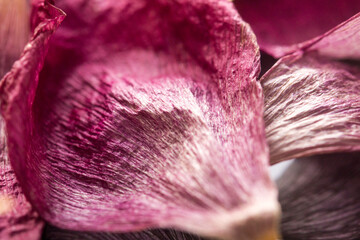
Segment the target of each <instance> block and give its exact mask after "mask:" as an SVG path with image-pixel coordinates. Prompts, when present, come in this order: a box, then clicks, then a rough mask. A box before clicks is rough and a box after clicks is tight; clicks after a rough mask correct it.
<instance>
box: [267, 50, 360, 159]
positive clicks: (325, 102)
mask: <svg viewBox="0 0 360 240" xmlns="http://www.w3.org/2000/svg"><path fill="white" fill-rule="evenodd" d="M262 84H263V88H264V94H265V116H264V118H265V124H266V135H267V139H268V143H269V146H270V159H271V162H272V163H276V162H280V161H282V160H286V159H292V158H297V157H303V156H309V155H314V154H321V153H330V152H342V151H357V150H360V98H359V92H360V67H359V65H358V64H354V65H351V64H347V63H342V62H336V61H332V60H329V59H326V58H323V57H319V56H316V55H314V54H306V55H304V56H301V55H300V56H296V55H295V56H288V57H284V58H282V59H281V60H280V61H279V62H278V63H276V65H275V66H274V67H273V68H272V69H270V70H269V71H268V72H267V73H266V74H265V75H264V76H263V78H262Z"/></svg>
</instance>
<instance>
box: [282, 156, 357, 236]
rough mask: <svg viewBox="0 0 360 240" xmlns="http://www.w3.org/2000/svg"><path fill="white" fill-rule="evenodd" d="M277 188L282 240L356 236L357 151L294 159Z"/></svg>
mask: <svg viewBox="0 0 360 240" xmlns="http://www.w3.org/2000/svg"><path fill="white" fill-rule="evenodd" d="M278 187H279V199H280V203H281V206H282V211H283V216H282V221H281V225H282V227H281V228H282V234H283V238H284V240H303V239H309V240H310V239H311V240H324V239H331V240H343V239H347V240H355V239H360V222H359V219H360V153H347V154H345V153H339V154H332V155H322V156H315V157H309V158H304V159H297V160H296V161H295V162H294V163H293V164H292V165H291V166H290V167H289V169H288V170H287V171H286V172H285V173H284V175H283V176H282V177H281V178H280V179H279V180H278Z"/></svg>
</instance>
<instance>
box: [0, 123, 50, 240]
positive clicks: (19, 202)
mask: <svg viewBox="0 0 360 240" xmlns="http://www.w3.org/2000/svg"><path fill="white" fill-rule="evenodd" d="M42 227H43V222H42V221H41V220H40V218H39V215H38V214H37V213H36V212H35V211H34V210H33V209H32V207H31V205H30V203H29V202H28V201H27V200H26V198H25V196H24V194H23V193H22V190H21V187H20V185H19V183H18V181H17V180H16V177H15V173H14V170H13V169H12V167H11V165H10V162H9V159H8V157H7V144H6V137H5V124H4V121H3V119H2V118H0V239H2V240H24V239H28V240H37V239H40V236H41V230H42Z"/></svg>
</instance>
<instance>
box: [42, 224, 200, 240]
mask: <svg viewBox="0 0 360 240" xmlns="http://www.w3.org/2000/svg"><path fill="white" fill-rule="evenodd" d="M42 239H43V240H206V239H205V238H201V237H198V236H195V235H191V234H189V233H185V232H180V231H176V230H173V229H152V230H145V231H141V232H131V233H110V232H76V231H71V230H64V229H59V228H56V227H53V226H49V225H48V226H46V227H45V230H44V234H43V238H42Z"/></svg>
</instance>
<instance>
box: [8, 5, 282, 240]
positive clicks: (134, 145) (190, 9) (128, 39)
mask: <svg viewBox="0 0 360 240" xmlns="http://www.w3.org/2000/svg"><path fill="white" fill-rule="evenodd" d="M60 3H61V4H63V5H61V7H62V8H64V10H65V11H66V12H67V14H68V17H67V18H66V20H65V21H64V25H62V27H60V29H59V31H58V32H57V33H55V34H54V36H53V38H52V40H51V42H50V48H49V54H48V56H47V58H46V60H45V64H44V69H43V70H42V72H41V74H40V75H39V78H38V75H37V73H38V72H39V69H40V67H41V65H42V60H43V56H44V50H43V49H44V47H43V46H44V45H45V46H46V45H47V39H48V37H49V36H50V34H51V32H52V30H53V29H54V28H55V26H56V25H57V24H58V23H59V21H60V20H61V18H62V16H61V15H60V16H57V17H55V18H51V19H47V20H46V22H45V23H43V24H40V27H38V28H37V31H36V33H35V37H34V39H33V40H32V41H33V43H34V44H32V45H31V46H30V47H29V48H28V49H27V50H26V51H27V52H25V54H24V55H23V58H22V59H21V60H20V63H24V62H29V60H31V61H30V62H29V63H28V64H29V66H28V67H26V68H24V67H22V64H19V65H18V67H17V68H15V69H13V71H12V72H11V73H10V74H8V75H7V78H6V79H5V81H6V82H5V85H4V86H3V88H2V89H3V92H4V93H5V95H2V96H3V101H4V103H5V105H4V107H3V114H4V117H5V119H6V123H7V130H8V133H9V134H8V139H9V143H11V144H10V146H9V154H10V159H11V161H12V163H13V165H14V168H15V171H16V172H17V174H18V176H19V177H20V181H21V184H22V185H23V186H24V190H25V192H26V194H27V196H28V197H29V199H30V200H31V202H32V203H33V204H34V206H35V207H36V209H37V210H38V212H39V213H40V214H41V216H42V217H44V218H45V219H46V220H47V221H49V222H50V223H52V224H53V225H56V226H59V227H62V228H67V229H74V230H91V231H95V230H97V231H133V230H139V229H144V228H149V227H174V228H178V229H183V230H186V231H191V232H195V233H197V234H202V235H207V236H218V237H223V238H229V239H238V238H239V236H244V237H248V238H251V239H253V238H259V239H261V238H263V237H264V236H266V237H268V238H269V239H275V237H276V236H275V234H276V233H275V232H274V231H275V230H274V229H276V225H277V216H278V214H279V209H278V203H277V200H276V190H275V189H274V187H273V184H272V183H271V181H270V179H269V176H268V150H267V145H266V142H265V133H264V123H263V118H262V114H263V113H262V112H263V106H262V90H261V86H260V84H259V82H257V81H256V78H257V76H258V73H259V50H258V46H257V44H256V41H255V36H254V35H253V33H252V32H251V30H250V29H249V27H248V25H246V24H245V23H244V22H243V21H242V20H241V19H240V17H239V16H238V14H237V12H236V10H235V9H234V8H233V5H232V3H230V2H228V1H227V0H226V1H225V0H224V1H218V0H216V1H215V0H197V1H193V0H177V1H171V2H169V1H163V0H157V1H147V0H146V1H145V0H143V1H62V2H60ZM170 3H171V4H170ZM42 15H44V14H42ZM40 42H41V44H42V46H41V48H40V47H38V46H40V45H39V44H40ZM27 53H33V57H31V58H28V57H29V56H28V55H27ZM38 79H39V80H38ZM37 80H38V81H39V84H38V88H37ZM20 173H21V174H20Z"/></svg>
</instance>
